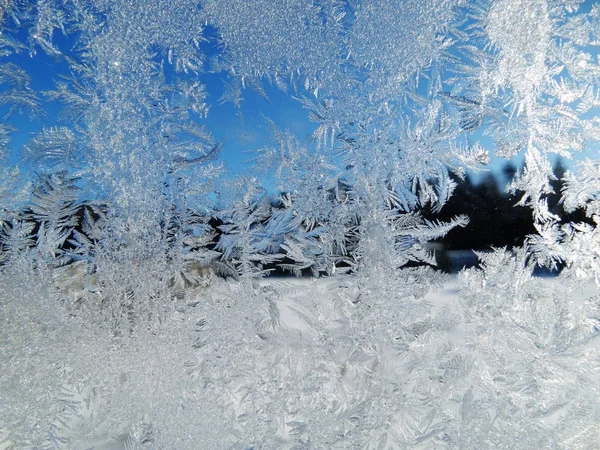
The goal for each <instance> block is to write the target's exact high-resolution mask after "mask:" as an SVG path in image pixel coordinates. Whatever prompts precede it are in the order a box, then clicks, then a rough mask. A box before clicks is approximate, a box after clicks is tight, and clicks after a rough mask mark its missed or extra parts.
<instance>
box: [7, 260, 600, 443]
mask: <svg viewBox="0 0 600 450" xmlns="http://www.w3.org/2000/svg"><path fill="white" fill-rule="evenodd" d="M477 273H478V272H475V271H472V272H471V273H470V275H469V274H467V275H465V274H464V273H463V274H461V275H460V276H459V277H456V276H452V277H443V278H440V282H441V283H442V284H440V285H437V286H436V285H432V286H430V288H429V289H427V290H426V291H423V293H424V296H423V297H422V298H417V297H415V295H414V294H409V295H408V297H403V292H402V289H401V287H402V286H403V285H404V286H407V285H408V284H410V283H411V280H410V276H407V277H405V279H404V280H403V281H402V283H397V284H396V289H397V298H396V299H392V298H385V299H384V298H381V299H380V300H378V297H376V296H374V295H373V294H377V295H381V294H382V293H383V292H382V291H377V289H373V292H369V289H365V288H364V287H363V288H360V287H359V286H360V285H359V283H358V282H357V279H356V277H355V276H351V275H339V276H334V277H330V278H320V279H312V278H301V279H296V278H283V279H281V278H280V279H265V280H263V281H262V282H261V283H260V286H257V287H255V288H249V287H246V288H243V287H242V286H241V285H240V284H238V283H236V282H231V281H223V280H218V281H215V282H214V283H213V284H212V285H211V286H209V287H208V288H205V289H199V290H197V291H196V292H189V293H188V296H187V297H186V300H185V301H182V302H180V304H179V305H178V306H177V307H176V308H174V309H173V310H172V314H171V315H170V316H169V317H168V318H167V320H166V321H165V322H164V323H163V324H162V326H161V327H158V328H155V329H153V330H151V331H148V330H143V329H136V330H135V331H134V332H133V334H132V335H131V336H114V334H113V333H112V331H111V330H110V329H106V328H103V327H101V326H100V324H99V323H98V322H97V321H93V320H90V317H86V316H85V313H84V311H82V312H81V314H80V315H78V316H74V317H70V318H66V317H65V316H64V313H65V311H64V309H63V307H61V306H59V305H50V304H48V303H47V302H44V299H43V298H29V299H19V301H14V302H5V303H3V304H2V306H1V315H0V322H1V325H0V352H1V354H2V370H0V411H1V412H0V422H1V423H2V425H3V427H4V428H3V429H2V431H1V432H2V433H4V434H0V449H2V450H7V449H13V448H14V449H17V448H19V449H20V448H72V449H96V450H99V449H105V450H108V449H111V450H117V449H130V448H177V449H186V448H189V449H199V448H206V449H209V448H215V449H217V448H250V447H253V448H355V447H356V446H360V447H362V448H492V447H494V446H495V443H498V442H500V443H502V442H507V441H509V439H508V438H506V439H505V441H502V439H500V438H499V437H498V436H497V434H498V433H502V432H504V433H506V432H507V431H508V430H507V426H508V425H510V424H515V423H518V422H520V421H521V420H524V419H519V418H518V417H517V416H518V415H519V414H521V415H522V416H521V417H522V418H525V417H529V420H530V421H532V422H537V423H535V427H534V428H535V429H536V430H537V433H538V434H537V435H536V436H533V435H531V436H529V437H526V436H523V437H522V439H523V441H522V442H523V443H524V445H523V447H522V448H534V446H536V445H539V444H540V443H542V442H547V443H549V444H550V445H549V448H555V447H556V448H566V447H562V446H561V445H558V446H557V445H554V444H556V443H557V442H559V438H561V437H562V436H563V434H562V433H571V434H572V435H573V436H574V437H573V439H574V443H575V444H576V445H574V446H573V447H570V448H589V449H593V448H598V447H597V445H598V443H600V441H598V437H599V436H598V427H597V426H598V424H599V422H598V404H599V403H600V397H599V390H598V388H599V387H600V359H599V358H598V356H599V354H600V349H599V347H598V338H597V335H598V328H599V325H598V316H596V317H587V319H588V320H589V328H590V330H589V331H590V332H591V333H594V331H593V328H594V327H596V328H595V333H596V338H595V339H593V340H592V341H591V342H590V343H589V344H587V346H586V347H585V348H584V349H579V350H576V352H578V353H573V352H572V351H571V350H570V349H569V345H568V344H566V345H565V350H564V351H562V350H561V351H560V352H555V353H552V351H551V352H550V353H547V352H543V351H541V352H540V353H539V354H533V355H525V354H524V353H523V354H522V355H521V356H519V352H521V351H522V349H511V348H510V347H507V346H506V345H505V344H507V343H510V341H511V339H514V340H515V341H518V340H519V339H518V336H506V335H504V333H514V332H515V331H514V329H513V330H511V329H510V328H509V327H508V326H506V328H504V329H502V328H500V327H499V326H498V325H499V324H500V323H501V319H499V321H498V322H496V323H493V322H490V323H489V327H488V328H487V329H481V323H478V322H477V319H476V318H474V317H469V312H467V313H465V312H464V311H463V310H462V308H463V307H464V305H467V304H468V302H467V298H468V296H469V295H472V293H473V291H472V290H471V291H469V290H468V288H467V286H469V283H470V282H471V281H472V280H470V278H469V277H472V276H473V275H477ZM413 281H415V282H416V281H417V280H413ZM531 283H533V284H535V288H536V289H538V292H539V293H540V295H541V297H540V299H542V300H545V299H546V300H547V299H548V298H551V297H552V296H553V295H556V294H557V293H559V294H561V295H562V294H564V293H565V291H564V290H561V289H562V284H563V283H564V281H563V280H561V279H560V278H554V279H550V278H548V279H543V280H540V279H532V280H531ZM540 289H541V290H540ZM407 292H409V290H407ZM412 292H414V290H413V291H412ZM569 292H571V297H570V298H569V299H568V302H565V304H567V305H569V308H570V309H571V310H572V311H573V312H574V314H577V311H579V312H581V308H582V307H583V306H584V304H585V303H586V301H589V300H590V299H592V300H593V301H595V304H596V306H597V304H598V301H599V299H600V297H599V290H598V288H597V286H595V285H594V284H593V283H585V284H581V285H579V287H578V288H577V290H576V291H569ZM388 294H389V293H388ZM554 298H555V299H557V297H556V296H555V297H554ZM482 299H484V298H483V297H482ZM594 299H595V300H594ZM461 304H462V305H463V307H461V306H460V305H461ZM471 306H473V304H471ZM480 306H481V305H476V306H474V308H479V307H480ZM484 306H485V305H484ZM518 307H519V308H523V305H521V306H518ZM379 308H387V309H388V311H387V314H384V315H381V314H380V311H379V312H377V310H378V309H379ZM523 311H524V314H528V312H527V311H525V310H523ZM471 312H474V311H471ZM539 312H540V313H541V314H542V315H541V316H540V317H538V319H539V320H545V319H550V320H552V319H556V318H552V317H543V314H544V312H543V311H542V309H540V310H539ZM546 313H547V312H546ZM500 315H502V314H501V313H500ZM580 318H581V317H579V319H580ZM576 319H578V318H577V317H576ZM373 320H375V322H373ZM517 320H518V318H517ZM565 320H567V316H565ZM569 320H571V319H569ZM525 323H526V320H525V319H524V322H523V323H522V324H518V329H522V330H524V329H525V328H526V325H524V324H525ZM552 326H553V327H555V326H556V324H555V323H553V324H552ZM536 333H537V334H536ZM517 334H518V333H517ZM526 334H527V337H526V338H527V339H533V338H534V337H535V336H538V337H539V338H540V340H543V339H544V336H540V335H539V333H538V332H533V331H532V332H531V333H526ZM474 339H475V340H474ZM571 339H573V337H571ZM519 342H521V341H519ZM571 344H574V343H573V342H571ZM536 345H538V346H539V348H541V349H543V346H544V345H547V342H542V343H536ZM514 350H516V352H514V353H513V351H514ZM490 352H495V353H494V354H492V353H490ZM552 355H554V356H556V360H547V363H548V365H547V366H545V365H544V364H545V363H544V362H543V359H542V358H549V357H550V356H552ZM504 358H515V361H516V362H515V361H511V360H505V359H504ZM519 358H522V361H518V360H519ZM583 358H591V359H593V361H592V360H585V359H583ZM535 361H540V364H541V365H540V366H539V367H537V368H534V367H521V368H520V370H522V373H521V374H519V375H518V377H519V379H513V380H511V382H510V383H508V382H507V381H506V380H501V379H499V378H498V377H505V378H507V379H508V378H510V377H511V376H513V375H515V374H514V373H513V372H512V371H511V367H513V366H515V364H516V365H517V366H518V365H519V364H525V363H528V362H529V363H531V362H535ZM557 361H558V362H557ZM496 362H502V363H501V364H506V371H505V372H502V368H501V367H499V366H497V365H496ZM578 363H579V364H581V370H579V368H577V367H574V366H573V365H577V364H578ZM590 367H592V368H593V371H592V372H590V373H587V374H586V371H587V370H588V369H589V368H590ZM529 370H531V371H537V372H535V373H537V375H535V374H534V375H535V376H542V377H547V378H546V379H545V380H537V381H539V382H540V384H539V385H536V386H534V385H531V384H528V383H531V382H530V381H528V380H527V376H528V371H529ZM559 370H562V371H563V372H561V373H559V372H557V371H559ZM486 376H488V377H489V378H488V379H486V378H485V377H486ZM494 377H495V378H494ZM521 377H522V378H521ZM553 377H554V378H553ZM533 380H534V381H533V382H535V381H536V380H535V378H534V379H533ZM546 382H547V383H546ZM584 382H585V383H588V384H581V385H580V386H579V387H577V385H578V383H584ZM511 383H514V384H517V385H520V387H518V388H514V386H513V385H512V384H511ZM544 383H546V384H544ZM552 383H559V384H560V383H563V384H565V385H568V386H567V387H568V388H567V390H566V393H567V394H565V395H566V396H565V397H564V401H563V400H560V399H558V400H557V402H556V404H553V403H552V401H553V400H556V399H553V398H552V397H551V396H550V397H549V398H548V406H552V408H554V409H553V410H552V411H546V412H545V413H544V412H543V411H542V412H540V411H537V410H536V408H537V406H533V405H531V404H528V400H527V399H528V398H531V399H533V398H534V397H533V396H531V397H528V389H529V390H535V389H540V390H542V391H543V390H544V389H549V391H548V392H550V390H551V389H552V388H553V387H552ZM491 386H493V389H496V390H497V391H498V392H496V393H495V394H493V393H490V391H489V390H490V389H491ZM559 388H562V387H561V386H558V385H557V386H556V395H559V396H561V395H563V394H564V392H563V391H562V390H561V389H559ZM502 390H504V391H502ZM490 395H497V397H496V398H495V399H494V400H495V401H496V402H497V404H492V403H489V400H490V398H489V396H490ZM569 399H570V400H569ZM469 402H471V403H472V405H471V406H472V408H473V410H469V407H468V405H469V404H471V403H469ZM503 402H504V403H505V405H504V407H503V406H502V404H503ZM506 402H508V403H506ZM585 402H587V405H586V404H585ZM557 405H558V406H557ZM510 407H513V408H514V409H512V411H513V413H514V414H516V416H515V417H510V416H506V415H504V416H503V414H507V413H506V412H507V411H511V409H510ZM482 408H483V409H482ZM503 408H504V409H503ZM571 408H582V411H584V410H585V408H595V413H594V412H593V411H592V415H591V418H592V419H591V420H592V422H591V423H590V422H589V420H590V419H589V417H590V416H587V417H588V419H587V422H585V421H583V422H581V423H578V422H576V421H575V422H572V423H570V424H566V425H565V424H561V417H562V415H563V414H564V412H565V411H567V410H569V409H571ZM588 412H589V411H588ZM582 414H583V412H582ZM581 417H584V416H583V415H581ZM594 417H595V419H594ZM382 420H383V421H384V422H381V421H382ZM486 421H491V423H489V424H488V425H486V426H489V428H490V429H489V430H488V433H487V434H485V433H484V434H483V435H485V436H487V440H486V439H483V438H481V436H482V434H481V428H480V427H481V426H484V425H485V423H484V422H486ZM515 421H516V422H515ZM594 421H595V422H594ZM530 425H531V424H529V425H526V426H525V427H524V429H525V430H527V429H532V428H531V427H530V428H527V427H528V426H530ZM521 426H522V424H519V427H521ZM519 427H517V428H519ZM561 427H562V428H561ZM565 427H569V429H567V430H564V428H565ZM517 432H519V429H517V430H515V433H517ZM478 433H479V434H478ZM544 434H546V435H545V436H544ZM477 436H479V437H477ZM478 439H480V440H478ZM499 439H500V440H499ZM561 442H564V441H561Z"/></svg>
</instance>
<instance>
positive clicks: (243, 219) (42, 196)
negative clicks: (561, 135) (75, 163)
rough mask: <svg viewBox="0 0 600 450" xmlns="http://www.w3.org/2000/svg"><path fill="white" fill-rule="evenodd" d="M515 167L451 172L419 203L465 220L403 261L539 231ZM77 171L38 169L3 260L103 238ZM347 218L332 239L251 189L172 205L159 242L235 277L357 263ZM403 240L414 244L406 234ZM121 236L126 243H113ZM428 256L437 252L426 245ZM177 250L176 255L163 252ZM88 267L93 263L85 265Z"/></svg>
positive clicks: (89, 246) (83, 252)
mask: <svg viewBox="0 0 600 450" xmlns="http://www.w3.org/2000/svg"><path fill="white" fill-rule="evenodd" d="M516 172H517V169H516V168H515V167H514V166H511V165H510V164H507V165H506V166H505V168H504V171H503V177H502V178H501V179H498V178H496V177H494V176H493V175H492V174H491V173H488V174H487V175H486V176H485V177H484V178H483V179H482V180H481V181H479V182H475V180H474V179H473V178H472V177H470V176H469V175H466V176H465V177H464V178H463V179H461V178H458V177H456V176H453V179H454V181H455V183H456V184H457V186H456V189H455V190H454V194H453V195H452V197H451V198H450V199H449V201H448V202H447V203H446V204H445V206H444V207H443V209H442V210H441V211H440V212H437V213H433V212H431V211H425V212H424V213H423V219H425V220H429V221H430V222H431V223H434V222H435V221H440V220H441V221H444V222H447V223H451V222H452V221H453V220H454V218H456V217H458V216H461V215H467V216H468V217H469V224H468V225H467V226H455V227H453V228H452V229H451V230H450V231H449V232H448V233H447V234H445V236H444V237H442V238H440V239H438V240H436V241H434V242H433V243H432V244H431V245H429V248H428V249H426V252H427V251H428V252H429V253H430V254H431V253H432V252H434V253H435V259H433V258H430V259H427V258H426V257H420V256H418V255H417V257H414V258H412V260H410V261H407V263H406V264H407V265H421V264H426V263H431V262H432V261H436V262H437V266H438V267H439V268H440V269H442V270H445V271H454V270H457V269H460V268H461V264H462V265H472V264H474V263H475V262H476V260H473V258H474V255H473V257H472V258H471V260H470V261H463V262H460V263H459V264H458V266H457V263H456V261H453V260H452V258H451V255H452V252H453V251H459V250H486V249H490V248H491V247H515V246H522V245H523V244H524V242H525V239H526V237H527V236H528V235H531V234H535V232H536V230H535V228H534V226H533V217H532V213H531V210H530V209H529V208H527V207H523V206H517V203H518V201H519V193H518V192H517V193H516V194H507V193H506V192H505V190H504V189H503V185H506V183H507V182H510V180H511V179H513V178H514V176H515V174H516ZM564 173H565V168H564V166H563V164H562V163H561V162H560V161H558V162H557V163H556V165H555V166H554V175H555V180H553V181H552V187H553V189H554V193H553V194H550V195H548V196H547V201H548V206H549V209H550V211H551V212H552V213H554V214H556V215H558V216H559V217H561V218H562V220H563V222H584V221H586V217H585V214H584V212H583V211H581V210H578V211H575V212H574V213H570V214H567V213H566V212H565V211H564V209H563V207H562V204H561V202H560V198H561V191H562V187H563V181H562V177H563V175H564ZM76 181H77V180H76V179H74V178H69V177H68V176H67V175H66V174H60V173H59V174H47V175H44V176H42V177H41V178H40V180H39V183H38V186H37V188H36V190H35V191H34V195H33V200H32V203H31V204H30V205H29V206H28V207H26V208H24V209H23V210H21V211H19V212H17V213H15V214H13V217H12V218H11V219H10V220H5V221H3V223H2V228H1V231H0V243H1V247H0V248H1V250H2V251H1V252H0V263H7V262H9V261H10V260H11V259H14V258H15V257H16V255H17V254H18V253H22V252H34V253H35V255H34V256H35V258H36V260H38V261H43V262H45V263H46V264H50V265H52V266H55V267H57V266H64V265H67V264H71V263H74V262H78V261H82V260H86V261H87V262H89V263H91V264H92V266H93V264H94V262H93V259H94V257H95V255H96V253H97V252H98V250H99V248H100V246H101V245H102V244H101V242H102V241H103V240H104V241H106V238H107V237H110V234H111V233H112V232H113V231H112V230H111V229H110V227H108V225H107V223H108V221H107V220H106V215H107V212H108V211H109V207H108V205H106V204H102V203H101V202H83V203H81V202H80V203H78V202H76V200H75V198H76V191H77V188H76ZM340 195H342V196H346V197H347V196H348V195H351V187H350V186H347V185H342V186H340V187H339V189H338V192H337V193H336V194H334V193H333V192H332V193H331V202H332V203H335V202H336V201H338V200H336V199H339V197H340ZM338 225H341V226H342V227H343V228H344V232H343V233H342V237H343V242H342V243H339V242H338V243H337V245H329V246H327V243H326V242H324V240H325V239H324V238H323V235H320V234H319V233H320V232H319V226H315V227H309V228H307V227H306V226H305V225H304V224H303V218H302V217H298V216H297V214H295V212H294V211H293V209H292V208H290V207H289V205H286V203H285V202H283V201H273V200H269V197H268V196H267V195H266V192H264V191H262V192H260V191H257V193H256V195H254V196H248V197H247V201H246V203H244V204H240V205H237V206H235V207H234V208H232V209H230V210H228V211H215V212H213V213H208V214H207V213H204V214H203V213H200V212H198V211H195V210H193V209H192V208H190V207H188V206H185V207H181V206H177V205H171V206H170V207H166V208H165V215H164V217H163V219H162V220H161V223H160V225H159V227H160V233H161V234H162V235H163V238H162V239H159V241H161V242H164V243H165V249H164V253H165V254H168V255H175V253H174V252H172V250H171V249H169V248H167V247H177V248H178V249H179V253H180V257H179V260H180V266H181V268H182V271H184V272H185V271H186V268H187V271H188V272H191V271H192V270H190V268H191V267H192V266H193V267H196V268H197V267H198V266H206V267H211V268H212V269H213V270H214V271H215V272H217V273H219V274H221V275H226V276H232V277H237V276H239V275H244V276H256V277H259V276H263V275H267V274H282V273H294V274H296V275H308V274H312V275H320V274H324V273H331V272H333V271H335V268H336V267H343V266H345V267H350V268H352V267H353V264H354V262H355V261H356V260H357V258H359V257H360V255H358V254H357V253H358V250H357V249H358V244H359V241H360V239H361V237H360V234H359V233H358V232H357V229H359V227H360V225H361V219H360V218H355V219H351V220H347V221H346V222H344V223H341V224H338ZM403 239H405V243H404V244H403V245H406V246H410V245H412V242H411V241H410V238H408V237H407V238H403ZM111 245H116V246H122V245H126V244H125V243H123V244H120V243H116V244H115V243H114V242H113V243H112V244H111ZM432 256H433V255H432ZM169 258H171V259H173V260H174V259H177V258H176V257H175V256H169ZM91 270H93V269H91Z"/></svg>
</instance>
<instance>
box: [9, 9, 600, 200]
mask: <svg viewBox="0 0 600 450" xmlns="http://www.w3.org/2000/svg"><path fill="white" fill-rule="evenodd" d="M592 3H593V2H592V1H590V0H587V1H586V2H585V3H584V4H583V5H582V8H583V9H582V10H581V11H580V12H587V11H589V9H590V7H591V5H592ZM5 32H8V33H9V34H11V35H13V36H14V37H16V38H17V39H18V40H19V41H20V42H23V43H25V42H27V35H26V32H25V31H24V30H19V31H16V32H13V33H11V32H10V30H5ZM209 33H210V34H213V35H214V30H209ZM213 42H214V41H213ZM53 43H54V44H55V45H56V47H58V48H60V49H61V50H62V51H63V52H65V54H66V55H67V56H68V55H69V54H70V52H73V51H74V50H73V49H74V48H75V47H76V45H77V35H72V36H62V35H61V34H59V33H55V35H54V36H53ZM203 50H204V51H206V53H207V56H208V57H210V56H211V53H212V54H214V52H216V51H218V50H217V48H216V47H215V46H214V45H213V44H208V45H207V46H206V47H204V48H203ZM590 52H591V53H592V54H593V55H594V57H597V56H598V51H597V49H596V48H594V49H591V50H590ZM4 61H10V62H14V63H15V64H17V65H18V66H19V67H21V68H22V69H24V70H25V71H26V72H27V73H28V74H29V75H30V76H31V78H32V83H31V87H32V89H33V90H34V91H35V92H36V93H37V94H38V96H39V99H40V101H41V102H42V109H43V111H44V115H43V116H38V117H30V116H28V115H18V116H15V117H13V118H11V119H10V120H9V122H10V123H11V124H13V125H14V126H15V127H16V128H17V131H16V132H14V133H13V134H12V138H11V144H10V148H11V159H10V161H11V164H18V165H20V166H21V169H24V170H29V169H31V167H28V166H27V162H25V161H24V159H23V156H24V155H23V148H24V147H23V146H24V145H25V144H26V143H27V141H28V140H29V139H30V138H31V136H32V134H34V133H36V132H38V131H40V130H41V129H42V127H44V126H54V125H60V121H59V119H58V117H59V113H60V111H61V109H62V106H61V105H59V104H58V103H57V102H50V101H48V100H47V99H46V98H44V96H43V92H44V91H48V90H51V89H53V88H54V87H55V82H56V81H57V80H59V79H60V78H61V76H70V75H71V73H70V70H69V67H68V64H67V62H66V60H65V58H64V57H61V56H50V55H48V54H46V53H45V52H44V51H42V50H41V49H40V50H39V51H37V52H35V55H31V54H30V52H29V51H28V49H24V50H22V51H21V52H20V53H19V54H16V55H14V56H11V57H9V58H5V59H4ZM167 70H169V69H167ZM190 76H197V77H198V78H199V80H200V81H201V82H202V83H203V84H205V85H206V91H207V94H208V98H207V103H208V104H209V105H210V110H209V113H208V115H207V117H206V118H203V119H201V121H202V123H203V124H205V125H206V126H207V127H208V129H209V130H210V131H211V132H212V133H213V135H214V137H215V138H216V140H217V141H218V142H220V143H221V144H222V151H221V158H222V161H223V162H224V163H225V166H226V168H227V170H228V173H229V176H230V177H235V176H237V175H240V174H244V173H246V172H247V171H248V169H249V168H250V164H249V160H250V159H251V158H252V152H253V151H255V150H258V149H260V148H261V147H264V146H267V145H270V144H271V143H272V130H271V127H270V125H269V123H268V120H267V118H269V119H270V120H273V122H274V123H275V125H276V126H277V127H279V128H280V129H287V130H290V131H291V132H293V133H294V134H295V135H296V136H298V137H299V138H300V139H304V140H305V142H306V143H307V145H308V144H309V142H310V136H311V135H312V132H313V131H314V130H315V128H316V125H315V124H314V123H312V122H311V121H310V120H309V118H308V112H307V111H306V110H305V109H304V108H303V107H302V105H301V104H300V103H299V102H298V101H297V100H295V99H294V98H293V94H291V93H289V92H287V93H286V92H283V91H281V90H280V89H278V88H277V87H275V86H272V85H270V84H268V83H263V88H264V93H265V94H266V97H267V98H265V97H264V96H262V95H260V94H259V93H258V92H256V91H254V90H252V89H250V88H246V89H244V90H243V91H242V98H243V101H242V102H241V103H240V105H239V106H236V105H234V104H233V103H231V102H221V101H220V99H221V97H222V96H223V93H224V92H225V90H226V83H227V82H228V81H229V80H228V75H227V74H224V73H210V72H203V73H200V74H198V75H190ZM6 110H7V108H6V107H4V108H0V113H2V114H3V113H5V112H6ZM471 137H472V139H473V140H474V141H475V140H477V141H480V143H481V144H482V145H483V146H484V147H486V148H488V149H489V150H490V152H491V153H492V154H493V143H492V140H491V139H490V138H489V137H487V136H485V135H484V134H483V133H482V132H481V131H480V132H478V133H476V134H474V135H473V136H471ZM590 152H591V153H594V152H596V153H597V152H598V150H597V149H591V150H589V151H587V152H585V153H584V154H583V156H582V157H584V156H588V157H589V156H592V155H590ZM523 159H524V157H523V154H522V153H521V154H519V155H517V156H515V157H514V158H512V159H511V160H510V161H509V162H510V163H511V164H513V165H514V166H517V167H521V166H522V164H523ZM578 159H580V158H576V159H575V161H577V160H578ZM506 163H507V161H506V160H505V159H502V158H493V159H492V162H491V164H490V166H489V170H490V171H491V172H492V173H493V174H494V175H495V176H496V177H498V178H499V179H502V172H503V168H504V167H505V166H506ZM565 165H566V166H567V168H571V167H572V166H573V164H572V162H571V161H566V162H565ZM470 176H471V177H472V178H473V179H475V180H476V181H478V180H481V179H482V178H483V176H485V173H484V174H481V173H479V174H477V173H470ZM261 177H262V179H261V181H262V183H263V185H264V186H265V188H266V189H267V190H269V191H271V192H272V191H273V189H274V186H275V182H274V180H273V177H272V176H271V175H269V174H262V175H261Z"/></svg>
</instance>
